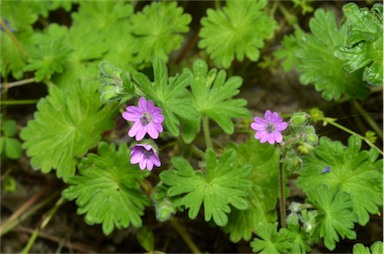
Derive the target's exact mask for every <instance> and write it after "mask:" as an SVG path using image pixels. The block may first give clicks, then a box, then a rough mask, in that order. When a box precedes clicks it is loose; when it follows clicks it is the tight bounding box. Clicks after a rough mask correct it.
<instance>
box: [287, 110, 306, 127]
mask: <svg viewBox="0 0 384 254" xmlns="http://www.w3.org/2000/svg"><path fill="white" fill-rule="evenodd" d="M308 118H309V116H308V114H307V113H305V112H297V113H295V114H294V115H293V116H292V118H291V123H292V124H293V125H301V124H305V123H306V122H307V120H308Z"/></svg>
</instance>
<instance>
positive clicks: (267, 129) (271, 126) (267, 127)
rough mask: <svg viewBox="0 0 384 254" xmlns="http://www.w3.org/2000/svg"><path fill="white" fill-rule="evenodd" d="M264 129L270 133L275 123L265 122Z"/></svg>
mask: <svg viewBox="0 0 384 254" xmlns="http://www.w3.org/2000/svg"><path fill="white" fill-rule="evenodd" d="M265 131H266V132H268V133H272V132H274V131H275V125H274V124H273V123H267V125H266V126H265Z"/></svg>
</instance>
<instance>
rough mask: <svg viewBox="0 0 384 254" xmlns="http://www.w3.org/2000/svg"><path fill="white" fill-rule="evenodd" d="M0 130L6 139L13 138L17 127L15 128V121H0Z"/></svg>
mask: <svg viewBox="0 0 384 254" xmlns="http://www.w3.org/2000/svg"><path fill="white" fill-rule="evenodd" d="M2 125H3V126H1V130H2V131H3V133H4V136H6V137H13V136H15V135H16V133H17V127H16V121H15V120H6V121H5V122H3V121H2Z"/></svg>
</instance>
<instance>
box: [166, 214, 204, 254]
mask: <svg viewBox="0 0 384 254" xmlns="http://www.w3.org/2000/svg"><path fill="white" fill-rule="evenodd" d="M170 222H171V225H172V226H173V227H174V228H175V229H176V231H177V232H178V233H179V234H180V236H181V238H183V240H184V242H185V243H186V244H187V245H188V247H189V248H190V249H191V250H192V252H193V253H195V254H196V253H202V252H201V251H200V250H199V248H198V247H197V246H196V244H195V243H194V242H193V241H192V239H191V237H190V235H189V234H188V232H187V231H186V230H185V228H184V227H183V226H181V225H180V224H179V222H178V221H177V219H176V218H172V219H171V220H170Z"/></svg>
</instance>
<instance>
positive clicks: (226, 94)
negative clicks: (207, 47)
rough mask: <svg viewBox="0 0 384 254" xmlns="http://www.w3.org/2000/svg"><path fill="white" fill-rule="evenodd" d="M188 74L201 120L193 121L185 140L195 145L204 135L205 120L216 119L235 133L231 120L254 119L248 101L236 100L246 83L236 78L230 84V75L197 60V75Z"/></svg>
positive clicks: (189, 125) (195, 68) (189, 71)
mask: <svg viewBox="0 0 384 254" xmlns="http://www.w3.org/2000/svg"><path fill="white" fill-rule="evenodd" d="M184 73H188V74H190V75H191V76H192V82H191V84H190V86H191V90H192V96H193V106H194V107H195V108H196V109H197V111H198V112H199V117H196V118H189V119H188V120H189V121H188V122H187V123H186V124H185V125H186V128H184V129H183V138H184V140H185V141H186V142H191V141H192V140H193V139H194V138H195V136H196V134H197V133H198V132H199V131H200V123H201V120H202V117H209V118H211V119H213V120H214V121H215V122H216V123H217V124H218V125H219V126H220V127H221V128H222V129H223V130H224V131H225V132H226V133H228V134H232V133H233V131H234V126H233V122H232V121H231V118H235V117H239V118H241V117H251V114H250V112H249V110H248V109H247V108H245V105H246V104H247V101H246V100H244V99H233V98H232V97H233V96H235V95H237V94H238V93H239V92H240V91H239V88H240V86H241V84H242V79H241V78H240V77H238V76H234V77H231V78H229V79H228V80H226V72H225V71H224V70H220V71H219V72H217V70H216V69H211V70H210V71H209V72H208V65H207V63H206V62H205V61H203V60H197V61H195V62H194V64H193V72H192V71H191V70H189V69H185V70H184Z"/></svg>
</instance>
